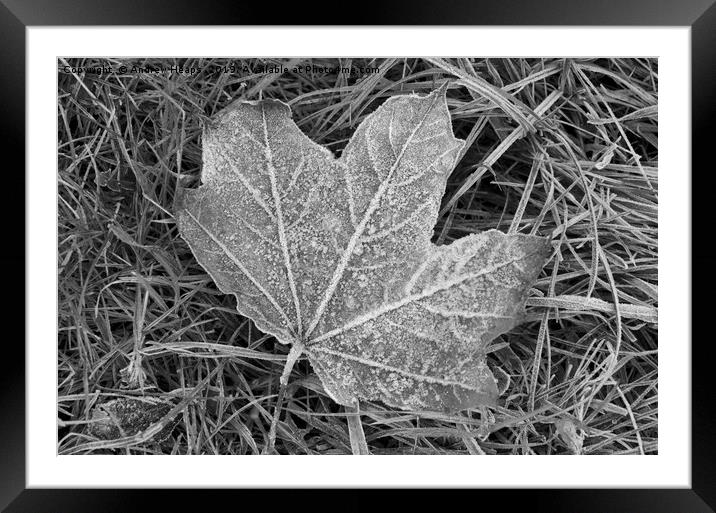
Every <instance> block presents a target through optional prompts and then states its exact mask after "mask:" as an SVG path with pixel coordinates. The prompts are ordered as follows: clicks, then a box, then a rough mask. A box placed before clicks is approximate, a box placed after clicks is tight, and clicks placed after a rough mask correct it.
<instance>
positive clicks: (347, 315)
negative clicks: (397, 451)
mask: <svg viewBox="0 0 716 513" xmlns="http://www.w3.org/2000/svg"><path fill="white" fill-rule="evenodd" d="M445 90H446V89H445V88H441V89H439V90H437V91H435V92H433V93H432V94H430V95H427V96H422V97H421V96H417V95H410V96H398V97H393V98H390V99H389V100H387V101H386V102H385V103H384V104H383V105H382V106H381V107H380V108H378V109H377V110H376V111H375V112H374V113H373V114H371V115H370V116H368V117H367V118H366V119H365V120H364V121H363V122H362V123H361V124H360V126H359V127H358V128H357V130H356V132H355V134H354V135H353V137H352V138H351V140H350V142H349V143H348V145H347V146H346V149H345V151H344V152H343V155H342V156H341V158H340V159H336V158H335V157H334V156H333V155H332V154H331V153H330V152H329V151H328V150H327V149H325V148H323V147H322V146H319V145H317V144H315V143H314V142H312V141H311V140H310V139H309V138H308V137H306V136H305V135H304V134H303V133H302V132H301V131H300V129H299V128H298V127H297V126H296V124H295V123H294V122H293V121H292V120H291V113H290V110H289V108H288V106H287V105H285V104H284V103H282V102H279V101H276V100H264V101H259V102H236V103H234V104H232V105H231V106H230V107H228V108H227V109H225V110H224V111H222V112H221V113H220V114H218V115H217V116H216V117H215V118H214V120H213V121H212V123H211V124H210V125H209V126H207V127H206V129H205V131H204V138H203V149H204V150H203V151H204V168H203V171H202V182H203V185H202V186H201V187H199V188H198V189H194V190H183V191H181V193H180V197H179V198H178V202H177V212H176V219H177V223H178V225H179V230H180V233H181V235H182V237H183V238H184V239H185V240H186V241H187V243H188V244H189V246H190V247H191V249H192V251H193V253H194V255H195V256H196V258H197V260H198V261H199V263H200V264H201V265H202V266H203V267H204V268H205V269H206V270H207V272H208V273H209V274H210V275H211V277H212V278H213V279H214V281H215V282H216V284H217V286H218V287H219V289H220V290H221V291H223V292H224V293H227V294H234V295H235V296H236V299H237V308H238V311H239V312H240V313H241V314H242V315H245V316H247V317H250V318H252V319H253V320H254V321H255V322H256V325H257V326H258V327H259V328H260V329H261V330H263V331H265V332H267V333H270V334H272V335H274V336H275V337H276V338H277V339H278V340H279V341H280V342H282V343H285V344H300V345H301V346H302V347H303V348H304V351H305V353H306V354H307V355H308V357H309V360H310V361H311V363H312V365H313V367H314V369H315V370H316V372H317V374H318V375H319V377H320V378H321V380H322V382H323V384H324V387H325V389H326V391H327V393H328V394H330V395H331V397H332V398H333V399H334V400H336V401H337V402H339V403H341V404H344V405H353V404H355V403H356V401H357V400H359V399H372V400H380V401H383V402H385V403H387V404H390V405H393V406H396V407H399V408H410V409H432V410H458V409H463V408H469V407H476V406H479V405H484V404H494V402H495V399H496V396H497V389H496V385H495V380H494V378H493V376H492V374H491V372H490V370H489V369H488V367H487V365H486V363H485V358H484V355H485V350H486V347H487V345H488V344H489V342H490V341H491V340H492V339H493V338H495V337H496V336H498V335H499V334H501V333H504V332H505V331H507V330H509V329H510V328H511V327H512V326H514V325H515V324H516V323H517V322H518V321H519V318H520V316H521V314H522V312H523V308H524V301H525V299H526V295H527V292H528V290H529V287H530V285H531V284H532V282H533V281H534V280H535V278H536V277H537V275H538V273H539V271H540V269H541V268H542V265H543V264H544V260H545V257H546V253H547V251H548V249H549V244H548V242H547V241H546V240H545V239H542V238H539V237H532V236H526V235H505V234H503V233H501V232H497V231H494V230H491V231H488V232H485V233H482V234H476V235H470V236H468V237H465V238H463V239H460V240H459V241H457V242H455V243H453V244H451V245H448V246H440V247H438V246H435V245H434V244H432V243H431V242H430V238H431V235H432V232H433V225H434V224H435V219H436V217H437V213H438V208H439V204H440V200H441V198H442V196H443V194H444V192H445V184H446V180H447V177H448V175H449V174H450V172H451V171H452V168H453V167H454V165H455V159H456V158H457V155H458V154H459V152H460V150H461V149H462V146H463V144H464V141H462V140H460V139H457V138H455V137H454V136H453V133H452V125H451V122H450V116H449V113H448V109H447V102H446V98H445Z"/></svg>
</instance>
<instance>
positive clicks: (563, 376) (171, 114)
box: [58, 59, 658, 454]
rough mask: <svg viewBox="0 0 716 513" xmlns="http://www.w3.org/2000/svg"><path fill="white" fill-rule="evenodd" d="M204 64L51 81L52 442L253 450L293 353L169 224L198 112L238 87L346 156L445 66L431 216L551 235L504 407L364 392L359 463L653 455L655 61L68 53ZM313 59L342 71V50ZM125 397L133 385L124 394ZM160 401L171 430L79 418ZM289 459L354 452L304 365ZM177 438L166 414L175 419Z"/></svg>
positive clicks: (517, 337)
mask: <svg viewBox="0 0 716 513" xmlns="http://www.w3.org/2000/svg"><path fill="white" fill-rule="evenodd" d="M160 62H161V63H163V64H165V65H171V64H175V65H183V66H185V67H190V66H193V67H196V68H198V69H199V70H200V71H199V72H198V73H195V74H182V75H176V74H175V75H170V74H168V73H131V72H127V73H124V74H119V73H117V74H103V75H96V74H90V73H71V72H70V73H66V72H64V71H63V70H62V67H63V66H64V64H65V62H60V72H59V92H58V94H59V99H58V138H59V146H58V167H59V198H58V209H59V215H58V224H59V235H58V237H59V238H58V251H59V255H58V274H59V291H58V294H59V333H58V344H59V346H58V347H59V352H58V419H59V428H58V429H59V445H58V452H60V453H68V454H69V453H75V454H77V453H80V454H84V453H90V452H94V453H98V452H108V451H111V452H116V453H133V454H137V453H169V454H255V453H261V452H262V451H263V450H264V448H265V446H266V444H267V432H268V429H269V426H270V423H271V420H272V415H273V408H274V405H275V401H276V397H277V392H278V385H279V376H280V374H281V371H282V368H283V364H284V362H285V359H286V354H287V350H288V348H287V347H285V346H282V345H280V344H278V343H276V342H275V340H274V339H273V338H272V337H269V336H266V335H264V334H263V333H261V332H260V331H258V330H257V329H256V328H255V327H254V325H253V324H252V322H251V321H250V320H248V319H246V318H243V317H241V316H240V315H238V314H237V313H236V311H235V305H234V299H233V297H229V296H225V295H223V294H221V293H220V292H218V290H217V289H216V287H215V285H214V284H213V282H212V281H211V279H210V278H209V276H208V275H207V274H206V272H205V271H204V270H203V269H202V268H201V267H200V266H199V265H198V264H197V262H196V260H195V259H194V257H193V255H192V254H191V252H190V251H189V249H188V247H187V245H186V244H185V243H184V241H183V240H182V239H181V238H180V237H179V236H178V233H177V228H176V225H175V223H174V220H173V218H172V204H173V198H174V195H175V192H176V190H177V187H178V184H179V182H180V180H182V183H189V184H196V183H197V178H198V176H199V172H200V169H201V139H200V134H201V125H202V123H203V122H204V121H206V119H208V117H209V116H211V115H212V114H213V113H215V112H217V111H219V110H220V109H221V108H222V107H223V106H224V105H226V104H227V103H229V102H230V101H231V100H232V99H235V98H237V97H244V98H246V99H257V98H258V97H259V96H263V97H270V98H279V99H282V100H284V101H286V102H289V103H290V105H291V107H292V109H293V112H294V119H295V120H296V121H297V122H298V124H299V126H300V127H301V128H302V129H303V130H304V131H305V132H306V133H307V134H308V135H309V136H310V137H311V138H312V139H313V140H314V141H316V142H318V143H321V144H324V145H326V146H328V147H329V148H331V149H332V150H333V151H334V152H337V153H340V151H341V149H342V148H343V146H344V145H345V143H346V142H347V139H348V138H349V137H350V135H351V134H352V132H353V130H354V129H355V127H356V126H357V125H358V123H360V121H361V120H362V119H363V118H364V117H365V116H366V115H367V114H368V113H370V112H371V111H372V110H374V109H375V108H376V107H377V106H378V105H380V104H381V103H382V102H383V101H384V100H385V99H386V98H388V97H390V96H392V95H396V94H403V93H406V92H418V93H427V92H429V91H431V90H433V89H434V88H435V87H436V85H437V84H439V83H440V82H442V81H445V80H446V79H447V80H450V81H451V85H450V89H449V91H448V102H449V106H450V111H451V115H452V118H453V126H454V131H455V134H456V136H458V137H460V138H463V139H467V140H468V141H469V142H470V144H469V148H468V150H467V151H466V152H465V154H464V156H463V157H462V159H461V160H460V162H459V164H458V165H457V167H456V169H455V170H454V172H453V173H452V175H451V177H450V179H449V182H448V189H447V192H446V195H445V198H444V200H443V205H444V208H443V210H442V213H441V216H440V219H439V221H438V223H437V225H436V228H435V241H436V242H438V243H449V242H450V241H452V240H455V239H457V238H459V237H462V236H464V235H466V234H468V233H473V232H477V231H481V230H486V229H489V228H497V229H500V230H503V231H506V232H507V231H512V232H521V233H534V234H539V235H543V236H550V237H551V238H552V240H553V243H554V244H553V245H554V248H555V250H554V252H553V254H552V257H551V258H550V260H549V262H548V263H547V265H546V266H545V269H544V271H543V274H542V276H541V277H540V279H539V281H538V282H537V284H536V287H535V290H533V293H532V297H531V299H530V300H529V303H528V322H526V323H524V324H522V325H520V326H518V327H516V328H515V329H514V330H512V331H511V332H510V333H508V334H506V335H504V336H502V337H500V338H499V339H497V340H496V341H495V344H494V347H493V350H492V352H491V353H490V354H489V363H490V365H491V367H492V368H493V370H494V372H495V375H496V377H498V380H499V381H500V384H501V387H502V390H503V393H502V396H501V405H500V406H499V407H498V408H495V409H491V410H475V411H464V412H462V413H461V414H460V415H456V416H446V415H443V414H436V413H431V412H406V411H395V410H391V409H388V408H386V407H385V406H383V405H381V404H373V403H367V404H365V405H363V406H362V412H363V416H362V420H363V427H364V430H365V435H366V440H367V443H368V446H369V448H370V450H371V452H373V453H374V454H454V453H465V454H467V453H470V454H483V453H487V454H569V453H581V454H639V453H646V454H653V453H656V452H657V388H658V387H657V322H656V321H657V319H656V311H657V310H656V309H657V63H656V60H653V59H469V60H468V59H430V60H423V59H376V60H370V59H352V60H341V64H342V65H345V66H362V67H366V66H371V67H377V68H378V72H377V73H365V74H363V76H359V75H357V74H353V75H349V74H337V73H331V74H321V73H300V74H299V73H292V72H291V71H289V72H286V73H283V74H280V73H274V74H271V73H269V74H265V73H258V72H257V73H255V74H252V73H250V72H244V71H242V70H241V69H239V70H237V71H236V72H234V73H216V72H212V68H213V67H214V66H218V65H234V66H236V65H238V66H240V67H241V66H243V65H248V66H256V65H263V64H283V65H284V66H287V67H289V68H291V67H292V66H293V65H297V64H302V65H305V64H307V63H308V61H297V60H294V61H288V60H285V61H257V60H246V61H231V60H222V59H177V60H169V59H166V60H163V61H156V60H151V59H150V60H138V61H133V62H130V61H122V62H119V61H116V60H97V59H92V60H90V59H72V60H69V61H68V63H69V64H71V65H73V66H79V65H82V66H95V65H101V64H105V65H111V66H114V67H115V68H117V67H118V66H119V65H120V64H125V65H128V66H131V65H132V64H137V65H142V66H146V65H147V64H150V65H157V64H160ZM312 63H313V64H317V65H328V66H335V65H336V64H338V61H336V60H322V59H314V60H313V61H312ZM138 387H141V388H140V389H138ZM137 396H141V397H145V398H149V399H156V400H160V401H163V402H168V403H170V406H173V411H172V412H170V413H169V415H168V416H165V419H168V418H169V417H171V416H172V413H173V412H174V411H175V412H179V415H178V417H177V420H178V422H176V424H175V425H174V427H173V429H171V430H170V431H169V435H168V438H167V439H166V440H165V441H163V442H161V443H160V442H157V441H156V439H152V438H151V434H152V433H151V432H150V433H139V434H138V435H136V436H133V437H125V438H124V439H122V440H120V441H118V442H117V441H115V442H111V443H108V442H106V441H100V440H98V439H96V438H95V437H94V436H93V435H91V434H90V432H91V430H88V429H87V427H88V426H89V425H91V424H92V423H93V422H94V421H93V420H92V411H93V408H94V407H95V406H96V405H97V404H100V403H103V402H105V401H108V400H110V399H113V398H117V397H137ZM284 406H285V409H284V414H283V416H282V417H281V421H280V422H279V424H278V432H277V441H276V449H277V451H278V452H280V453H292V454H295V453H298V454H335V453H339V454H343V453H350V452H351V446H350V437H349V430H348V425H347V420H346V415H345V412H344V410H343V408H342V407H339V406H337V405H336V404H335V403H333V401H331V400H330V398H328V397H327V396H326V394H325V393H324V391H323V389H322V386H321V384H320V382H319V381H318V379H317V378H316V376H315V374H314V373H313V371H312V369H311V367H310V365H309V363H308V362H307V361H305V360H300V361H299V362H298V363H297V365H296V366H295V367H294V369H293V372H292V374H291V380H290V385H289V387H288V390H287V394H286V403H285V405H284ZM170 428H171V426H170Z"/></svg>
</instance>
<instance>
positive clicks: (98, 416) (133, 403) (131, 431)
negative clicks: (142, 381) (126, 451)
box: [88, 397, 175, 442]
mask: <svg viewBox="0 0 716 513" xmlns="http://www.w3.org/2000/svg"><path fill="white" fill-rule="evenodd" d="M172 406H173V404H171V403H167V402H163V401H155V400H149V399H133V398H129V397H120V398H117V399H112V400H110V401H106V402H104V403H102V404H99V405H97V406H95V408H94V409H93V410H92V421H91V423H90V424H89V427H88V431H89V433H90V434H91V435H93V436H96V437H97V438H100V439H102V440H116V439H118V438H124V437H127V436H133V435H136V434H138V433H141V432H143V431H145V430H146V429H148V428H149V427H150V426H151V425H152V424H154V423H155V422H158V421H159V420H161V418H162V417H164V416H165V415H166V414H168V413H169V411H170V410H171V408H172ZM174 424H175V422H169V423H168V424H167V425H166V426H165V427H164V428H163V429H162V430H161V431H160V432H159V433H158V434H157V435H156V436H155V437H154V441H155V442H162V441H164V440H165V439H167V438H168V437H169V436H170V435H171V431H172V429H173V428H174Z"/></svg>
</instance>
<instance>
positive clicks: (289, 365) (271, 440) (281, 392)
mask: <svg viewBox="0 0 716 513" xmlns="http://www.w3.org/2000/svg"><path fill="white" fill-rule="evenodd" d="M303 349H304V345H303V342H294V343H293V345H292V346H291V350H290V351H289V352H288V356H287V357H286V365H284V367H283V372H282V373H281V379H280V380H279V383H280V385H279V389H278V397H277V398H276V406H275V408H274V411H273V418H272V419H271V427H270V428H269V434H268V445H267V446H266V450H265V451H264V454H273V453H274V451H275V448H274V447H275V445H276V429H277V428H278V420H279V417H280V416H281V410H282V409H283V400H284V397H285V395H286V387H287V386H288V378H289V376H290V375H291V371H292V370H293V366H294V365H295V364H296V362H297V361H298V359H299V358H300V357H301V355H302V354H303Z"/></svg>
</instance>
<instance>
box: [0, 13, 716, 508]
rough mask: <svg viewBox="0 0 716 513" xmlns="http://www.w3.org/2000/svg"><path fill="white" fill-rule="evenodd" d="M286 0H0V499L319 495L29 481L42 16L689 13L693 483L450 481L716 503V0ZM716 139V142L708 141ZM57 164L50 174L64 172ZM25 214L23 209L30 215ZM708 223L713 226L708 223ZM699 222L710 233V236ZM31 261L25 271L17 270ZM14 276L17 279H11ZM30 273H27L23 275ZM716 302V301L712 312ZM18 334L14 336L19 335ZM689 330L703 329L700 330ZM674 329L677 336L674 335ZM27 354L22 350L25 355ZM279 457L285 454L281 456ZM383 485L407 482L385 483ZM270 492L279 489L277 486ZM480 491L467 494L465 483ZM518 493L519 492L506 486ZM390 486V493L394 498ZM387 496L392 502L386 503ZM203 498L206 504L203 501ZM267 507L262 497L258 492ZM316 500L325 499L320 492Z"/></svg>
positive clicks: (411, 500) (210, 19)
mask: <svg viewBox="0 0 716 513" xmlns="http://www.w3.org/2000/svg"><path fill="white" fill-rule="evenodd" d="M277 11H279V9H277V8H276V6H275V5H268V4H266V5H261V4H256V3H252V4H251V5H250V6H246V5H242V4H240V3H238V2H229V1H219V0H216V1H215V0H203V1H202V2H190V1H169V0H143V1H137V0H129V1H123V2H120V1H116V0H114V1H91V0H72V1H61V2H52V1H50V0H33V1H24V2H23V1H22V0H2V2H1V3H0V34H2V36H1V40H2V45H0V91H1V92H2V104H1V105H2V107H1V108H0V110H1V111H2V113H3V115H2V116H0V127H1V128H0V146H1V147H2V153H1V155H2V156H3V162H4V163H5V173H4V184H3V185H4V189H5V191H7V192H6V194H5V197H4V199H3V201H2V209H3V217H2V219H3V220H4V223H3V226H4V229H5V232H4V237H3V239H4V241H5V244H4V245H3V249H4V251H2V252H1V253H0V259H1V260H2V263H3V269H4V270H6V272H5V273H4V277H5V280H6V281H5V285H6V287H7V288H6V290H5V293H4V294H3V297H4V298H5V299H6V306H7V307H8V308H7V309H6V312H7V313H6V315H7V317H6V326H9V327H12V328H14V329H15V330H16V332H17V334H15V333H13V334H10V333H7V332H6V334H5V337H6V338H5V340H4V343H3V351H2V360H0V361H2V362H3V365H2V367H3V368H2V372H0V412H1V413H0V419H1V420H0V507H1V508H5V509H4V511H8V512H25V511H31V512H44V511H53V512H64V511H68V512H69V511H72V512H80V511H104V512H109V511H120V510H121V511H140V510H145V509H156V507H157V506H156V505H153V504H152V503H154V504H161V505H162V509H165V510H169V509H172V510H176V509H180V510H185V509H189V508H192V509H195V508H196V507H201V506H205V505H206V504H209V503H210V502H209V501H216V498H217V497H219V498H221V499H222V500H223V499H226V500H232V501H238V502H234V505H235V506H236V507H238V506H239V505H240V504H247V502H246V501H252V502H253V501H257V502H256V504H259V505H260V504H261V503H262V502H263V501H269V502H267V504H271V505H272V506H273V505H276V502H275V501H276V500H277V498H280V499H282V500H284V501H286V502H289V503H291V504H294V505H300V504H306V505H309V504H312V505H315V504H316V503H315V501H313V500H311V501H308V500H307V496H306V494H307V493H309V491H307V490H290V491H284V492H283V493H282V494H279V495H276V494H275V492H270V493H269V492H267V491H265V490H264V491H261V490H223V491H215V490H202V491H198V490H163V491H152V490H121V491H119V490H68V489H62V490H59V489H26V481H25V477H26V476H25V393H24V390H25V385H26V382H25V367H24V361H25V350H24V348H23V346H22V345H21V344H20V342H19V341H20V340H21V339H22V340H24V336H25V333H24V322H22V321H20V319H24V318H25V315H24V314H25V308H26V307H27V308H29V307H31V305H26V304H25V293H24V292H21V291H24V290H25V287H24V285H25V283H24V277H25V276H26V275H27V273H31V272H32V269H31V268H29V267H28V266H27V265H26V263H25V262H26V260H25V259H26V256H27V255H26V253H25V244H24V241H25V224H24V222H23V223H20V222H19V221H18V219H17V218H18V214H17V213H18V212H19V211H22V212H25V203H24V194H20V193H19V191H20V190H22V191H24V190H25V175H24V169H25V155H24V152H23V151H22V148H23V147H24V144H23V143H24V140H25V105H26V102H27V101H30V100H31V99H29V98H27V97H26V94H25V70H26V67H25V66H26V63H25V56H26V55H25V51H26V48H25V44H26V38H25V31H26V29H27V28H28V27H30V26H36V25H37V26H42V25H60V26H61V25H230V24H240V25H244V24H271V25H282V24H299V23H306V24H312V25H317V24H345V23H349V24H351V25H353V24H361V23H366V24H373V25H375V24H387V25H391V24H428V25H435V24H448V25H458V24H459V25H585V26H589V25H591V26H594V25H610V26H631V25H635V26H654V25H655V26H689V27H691V38H692V39H691V73H692V87H691V95H692V96H691V100H692V126H691V130H692V169H693V171H692V175H691V180H692V212H691V215H692V247H691V251H692V253H691V254H692V269H693V270H692V272H698V273H699V274H698V275H697V276H698V280H697V281H695V282H694V281H693V280H692V304H691V307H692V323H691V326H684V329H683V335H684V338H683V339H682V340H670V341H666V342H668V343H673V344H684V345H686V344H688V343H689V342H691V344H692V345H691V349H692V408H691V410H692V419H691V420H692V452H691V462H692V469H691V476H692V488H691V489H657V488H652V489H584V490H577V489H529V490H527V489H523V490H470V491H452V492H451V494H450V497H451V501H452V500H455V501H458V500H459V501H462V500H463V499H464V498H468V497H470V498H471V499H472V498H475V499H477V500H478V501H479V502H478V503H475V504H483V503H484V502H483V501H491V500H496V501H497V504H499V507H500V508H501V509H503V510H504V509H512V508H514V509H515V510H520V511H522V510H528V511H550V512H552V513H556V512H561V511H565V512H575V511H580V512H583V513H586V512H592V511H593V512H607V511H609V512H630V513H631V512H640V511H645V512H647V511H648V512H649V513H658V512H693V513H697V512H707V511H712V512H713V511H716V484H715V483H716V479H714V476H716V443H715V442H714V439H715V437H714V434H716V417H715V416H714V401H713V399H712V392H711V389H712V386H711V384H710V381H709V380H710V375H711V374H710V372H709V371H710V366H711V365H713V364H712V362H713V361H714V360H716V354H715V353H716V350H715V349H714V344H713V343H712V342H711V339H710V336H709V335H712V334H711V330H710V329H709V328H708V322H709V318H710V316H712V315H713V314H712V312H711V311H710V309H711V301H710V293H711V291H713V290H714V285H715V283H714V281H715V280H714V276H713V272H712V269H713V267H714V265H715V264H716V257H715V256H713V253H711V251H712V250H711V249H710V239H711V237H710V236H709V234H710V233H711V230H713V228H712V227H711V226H710V224H711V223H710V222H711V219H712V218H713V217H714V216H713V214H712V213H711V212H710V207H711V204H712V203H713V200H712V201H709V199H710V198H708V196H707V195H710V194H711V192H712V191H713V190H714V187H712V185H713V184H714V181H715V179H714V173H713V171H712V168H713V158H712V156H711V155H710V154H709V148H710V145H711V146H712V145H713V142H712V141H713V139H714V125H715V123H714V121H713V120H714V119H716V3H714V0H652V1H647V0H603V1H601V2H579V3H578V2H570V1H569V0H549V1H544V2H530V1H529V0H501V1H500V2H494V1H493V2H485V1H470V2H468V1H460V2H454V3H452V4H450V5H449V6H448V5H446V4H445V3H444V2H440V1H436V0H428V1H426V0H423V1H422V2H420V3H419V4H418V3H417V2H411V3H410V4H408V3H407V2H399V1H394V2H380V4H379V5H373V3H372V2H362V3H360V5H359V8H355V9H354V11H353V12H352V13H351V15H350V16H348V17H346V15H343V16H334V17H335V19H328V17H329V16H328V15H329V14H334V15H335V14H337V13H336V10H335V6H333V7H332V6H329V5H322V3H321V2H318V3H312V4H311V5H310V7H309V6H308V5H305V4H300V5H299V4H296V5H294V6H293V7H288V8H281V9H280V12H277ZM709 143H710V144H709ZM50 173H51V170H48V180H51V179H53V178H52V175H51V174H50ZM23 221H24V220H23ZM701 234H703V235H701ZM699 235H701V236H699ZM20 269H22V270H23V271H24V272H23V273H21V272H19V271H20ZM7 280H9V283H8V281H7ZM21 280H22V281H21ZM709 314H711V315H709ZM13 335H14V336H13ZM689 338H690V339H691V340H689ZM666 342H665V343H666ZM21 362H22V363H21ZM277 471H279V470H278V468H277ZM320 493H321V500H320V502H321V503H322V504H325V505H329V507H330V505H331V504H334V505H335V504H337V501H340V504H343V505H345V506H341V509H346V508H348V507H350V505H351V504H353V505H354V508H355V509H358V508H359V507H361V503H362V504H363V506H365V502H363V501H361V500H356V497H353V496H354V495H360V494H362V493H363V492H360V491H356V490H350V491H341V490H332V491H321V492H320ZM380 493H381V494H383V495H390V494H393V493H395V492H392V491H386V490H384V491H382V492H380ZM425 493H426V492H425V491H419V490H414V491H412V492H411V493H410V494H409V496H406V495H407V494H402V496H401V498H400V501H401V503H400V505H401V507H402V508H410V507H412V506H414V505H417V504H425V501H426V499H427V498H426V497H425ZM267 494H268V495H267ZM465 496H468V497H465ZM507 496H509V498H508V500H505V498H506V497H507ZM387 499H388V498H387V497H386V499H385V500H386V501H387ZM383 503H384V502H383V499H381V502H380V504H383ZM197 505H200V506H197ZM259 507H260V506H259ZM311 507H312V508H313V507H314V506H311Z"/></svg>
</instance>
